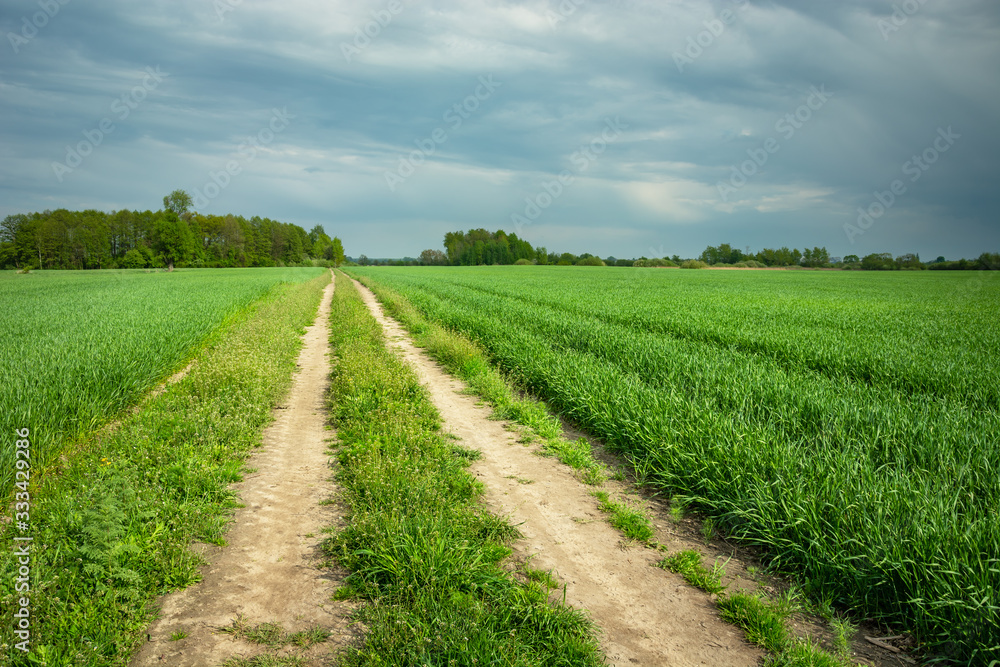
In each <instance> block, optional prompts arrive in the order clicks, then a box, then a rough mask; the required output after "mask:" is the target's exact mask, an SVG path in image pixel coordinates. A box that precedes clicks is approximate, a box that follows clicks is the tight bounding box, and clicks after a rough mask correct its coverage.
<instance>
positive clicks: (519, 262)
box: [514, 257, 531, 266]
mask: <svg viewBox="0 0 1000 667" xmlns="http://www.w3.org/2000/svg"><path fill="white" fill-rule="evenodd" d="M514 266H531V260H530V259H524V258H523V257H522V258H521V259H519V260H517V261H516V262H514Z"/></svg>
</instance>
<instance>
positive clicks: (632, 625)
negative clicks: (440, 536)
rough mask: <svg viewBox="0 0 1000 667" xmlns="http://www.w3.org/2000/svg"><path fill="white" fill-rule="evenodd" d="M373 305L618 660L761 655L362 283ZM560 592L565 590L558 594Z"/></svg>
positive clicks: (492, 500) (492, 490)
mask: <svg viewBox="0 0 1000 667" xmlns="http://www.w3.org/2000/svg"><path fill="white" fill-rule="evenodd" d="M355 284H356V285H357V287H358V289H359V290H360V291H361V293H362V296H363V297H364V299H365V303H366V304H367V305H368V307H369V309H370V310H371V312H372V313H373V314H374V315H375V317H376V318H377V319H378V320H379V322H380V323H381V324H382V326H383V327H384V329H385V331H386V335H387V337H388V339H389V341H390V344H391V345H392V346H393V347H395V348H397V349H398V350H400V352H401V353H402V354H403V356H404V358H406V360H407V361H409V363H410V364H411V365H412V366H413V367H414V368H415V369H416V371H417V374H418V376H419V377H420V381H421V382H422V383H423V384H424V385H425V386H427V388H428V389H429V390H430V392H431V396H432V399H433V401H434V404H435V405H436V406H437V408H438V410H439V411H440V412H441V415H442V417H443V418H444V423H445V429H446V430H448V431H450V432H451V433H453V434H455V435H457V436H459V437H460V438H462V440H463V442H464V444H465V445H466V446H468V447H471V448H473V449H478V450H479V451H480V452H482V458H481V459H480V460H479V461H477V462H475V463H474V464H473V465H472V471H473V472H474V474H476V475H478V476H479V479H480V480H481V481H482V482H483V483H484V484H485V485H486V488H487V493H486V502H487V504H488V505H489V506H490V509H491V510H493V511H494V512H497V513H499V514H503V515H507V516H509V517H510V519H511V521H512V523H514V524H515V525H517V526H518V528H519V529H520V530H521V532H522V533H523V534H524V539H523V540H521V541H520V542H519V543H518V544H517V545H516V546H515V548H516V549H517V550H519V551H520V555H521V556H522V557H524V558H530V561H529V562H530V567H532V568H535V569H546V570H548V569H551V570H553V571H554V574H555V575H556V578H557V579H558V580H559V582H560V583H565V584H567V585H568V588H567V595H566V601H567V602H568V603H569V604H572V605H573V606H575V607H578V608H581V609H586V610H587V611H588V612H589V614H590V615H591V617H592V618H593V619H594V621H595V622H596V623H597V625H598V626H599V627H600V628H601V630H602V631H603V636H602V644H603V648H604V650H605V652H606V654H607V656H608V660H609V663H610V664H612V665H650V666H652V665H657V666H659V665H671V666H676V667H681V666H687V665H713V666H718V667H722V666H737V665H740V666H749V665H755V664H757V662H758V660H759V658H760V657H761V653H760V652H759V651H758V650H757V649H755V648H753V647H751V646H750V645H749V644H747V643H746V641H745V640H744V639H743V637H742V633H741V632H740V631H739V630H737V629H736V628H734V627H732V626H730V625H728V624H726V623H724V622H722V621H721V620H720V619H719V616H718V612H717V611H716V610H715V608H714V607H713V606H712V604H711V602H710V600H709V598H708V596H707V595H705V594H704V593H702V592H700V591H698V590H696V589H694V588H692V587H690V586H688V585H687V584H685V583H684V581H683V580H682V579H681V578H680V577H679V576H678V575H675V574H672V573H670V572H667V571H664V570H661V569H658V568H654V567H652V564H653V563H654V562H655V561H657V560H658V559H659V558H661V557H662V555H661V554H657V553H656V552H654V551H653V550H651V549H646V548H642V547H633V548H625V549H623V548H622V546H623V545H622V537H621V534H620V533H618V531H616V530H615V529H614V528H612V527H611V526H609V525H608V524H607V522H606V521H605V520H604V517H603V515H602V513H601V512H600V511H599V510H598V508H597V501H596V499H594V498H593V497H592V496H591V495H590V491H591V488H592V487H587V486H585V485H583V484H582V483H580V482H579V481H577V479H576V478H575V477H574V476H573V475H572V473H571V471H570V469H569V468H567V467H566V466H564V465H562V464H561V463H558V462H557V461H555V460H553V459H548V458H541V457H539V456H537V455H536V454H535V453H533V450H532V449H529V448H526V447H524V446H522V445H521V444H519V443H517V442H516V441H515V439H514V436H512V435H511V432H510V431H508V430H505V429H504V427H503V424H502V422H497V421H492V420H490V419H488V415H489V408H485V407H481V406H479V405H477V403H478V401H477V399H476V398H474V397H471V396H468V395H462V394H459V393H458V392H459V391H461V390H462V389H464V388H465V386H464V384H463V383H462V382H460V381H458V380H456V379H454V378H452V377H451V376H450V375H448V374H446V373H445V372H444V371H443V370H442V369H441V368H440V366H438V364H437V363H436V362H434V361H433V360H431V359H430V358H429V357H428V356H427V355H426V354H425V353H423V352H421V351H420V350H418V349H417V348H416V347H414V345H413V344H412V342H411V340H410V338H409V336H408V335H407V334H406V332H405V331H404V330H403V329H402V328H401V327H400V326H399V325H398V324H397V323H396V322H395V321H394V320H392V319H390V318H387V317H386V316H385V315H384V314H383V312H382V309H381V307H380V306H379V304H378V302H377V300H376V299H375V296H374V295H373V294H372V293H371V291H369V290H368V289H367V288H365V287H364V286H362V285H361V284H360V283H355ZM560 596H561V592H560Z"/></svg>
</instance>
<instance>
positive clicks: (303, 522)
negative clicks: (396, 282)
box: [132, 283, 350, 667]
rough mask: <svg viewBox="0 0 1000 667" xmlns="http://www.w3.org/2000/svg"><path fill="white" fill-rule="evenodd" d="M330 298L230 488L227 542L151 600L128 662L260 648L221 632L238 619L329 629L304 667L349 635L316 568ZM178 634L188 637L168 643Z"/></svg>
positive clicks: (326, 575) (331, 519) (332, 516)
mask: <svg viewBox="0 0 1000 667" xmlns="http://www.w3.org/2000/svg"><path fill="white" fill-rule="evenodd" d="M332 297H333V284H332V283H331V284H330V285H329V286H328V287H327V288H326V292H325V293H324V295H323V300H322V304H321V306H320V309H319V314H318V316H317V318H316V321H315V322H314V323H313V325H312V326H310V327H309V328H308V329H307V330H306V333H305V336H304V338H303V340H304V347H303V349H302V351H301V353H300V355H299V358H298V372H297V374H296V376H295V379H294V381H293V385H292V388H291V391H290V393H289V395H288V397H287V400H286V402H285V404H284V405H283V406H281V407H280V408H279V409H278V410H276V411H275V421H274V422H273V423H272V424H271V425H270V426H269V427H268V428H267V429H266V431H265V432H264V442H263V447H262V449H260V450H258V451H257V452H256V453H255V454H254V456H253V457H251V459H250V460H249V461H248V463H247V465H248V467H251V468H256V472H254V473H251V474H247V475H246V477H245V479H244V480H243V481H242V482H241V483H239V484H238V485H235V486H234V488H235V489H237V491H238V493H239V496H240V498H241V500H242V502H243V503H244V505H245V507H243V508H241V509H239V510H238V511H237V512H236V514H235V517H234V523H233V525H232V526H231V527H230V529H229V532H228V533H227V535H226V540H227V542H228V545H227V546H226V547H213V546H206V545H202V547H203V548H202V549H201V551H202V554H203V556H204V557H205V559H206V560H207V561H208V562H209V565H207V566H205V567H204V568H203V580H202V581H201V582H200V583H198V584H196V585H194V586H191V587H189V588H187V589H185V590H183V591H178V592H176V593H172V594H170V595H167V596H164V597H163V598H161V599H160V600H159V601H158V603H159V605H160V607H161V610H162V611H161V614H160V618H159V620H157V621H156V622H155V623H153V625H152V626H151V627H150V629H149V641H148V642H147V643H146V644H145V645H144V646H143V647H142V649H141V650H140V652H139V653H138V655H137V656H136V658H135V659H134V660H133V662H132V664H133V665H134V666H136V667H144V666H147V665H170V666H171V667H186V666H191V667H210V666H213V665H221V664H222V663H223V662H225V661H226V660H227V659H229V658H232V657H234V656H246V657H250V656H253V655H256V654H259V653H263V652H265V649H264V648H262V647H259V646H256V645H254V644H250V643H246V642H243V641H239V640H235V639H233V637H232V636H231V635H229V634H225V633H221V632H220V628H223V627H226V626H229V625H231V624H232V622H233V620H234V619H235V618H236V617H237V616H238V615H243V617H244V618H245V621H246V623H247V624H249V625H251V626H253V625H257V624H260V623H265V622H277V623H280V624H281V625H282V627H283V628H284V629H285V631H287V632H295V631H299V630H306V629H309V628H311V627H314V626H317V625H318V626H322V627H324V628H327V629H329V630H331V631H333V635H332V637H331V638H330V639H329V640H328V641H327V642H324V643H321V644H319V645H317V646H315V647H313V648H312V649H311V650H310V651H309V652H308V653H306V654H305V655H306V656H307V657H308V658H310V664H317V665H318V664H323V662H324V660H323V657H324V656H326V655H327V654H329V653H330V652H331V650H333V649H334V648H335V647H336V646H337V645H338V644H340V643H342V642H343V641H346V640H347V638H348V637H349V636H350V632H349V630H348V628H347V626H348V621H347V618H346V615H347V613H348V611H349V608H348V605H346V604H345V603H340V602H331V600H330V596H331V595H332V593H333V591H334V589H335V588H336V586H337V583H338V577H337V576H336V575H335V574H333V573H331V571H330V570H323V569H320V568H319V567H318V561H319V560H320V559H321V557H322V556H321V553H320V551H319V544H320V541H321V538H322V533H321V531H322V529H323V528H324V527H325V526H329V525H331V524H333V523H335V522H336V520H337V517H336V513H335V510H334V509H333V506H331V505H327V506H321V505H320V504H319V503H320V501H322V500H324V499H326V498H329V497H330V496H331V494H332V491H333V486H332V482H331V481H330V476H331V470H330V468H329V465H328V461H329V459H328V455H327V452H326V440H327V439H328V438H329V436H330V432H329V431H327V430H325V428H324V425H325V421H326V418H325V413H324V405H323V400H324V394H325V390H326V387H327V383H328V381H329V372H330V366H329V358H328V347H329V326H328V319H329V315H330V301H331V299H332ZM179 631H182V632H186V633H187V637H185V638H184V639H180V640H178V641H172V640H171V635H173V634H174V633H177V632H179Z"/></svg>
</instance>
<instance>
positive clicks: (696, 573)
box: [657, 549, 726, 594]
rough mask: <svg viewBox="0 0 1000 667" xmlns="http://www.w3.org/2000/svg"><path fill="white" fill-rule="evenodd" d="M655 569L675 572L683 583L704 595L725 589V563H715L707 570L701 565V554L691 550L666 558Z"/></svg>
mask: <svg viewBox="0 0 1000 667" xmlns="http://www.w3.org/2000/svg"><path fill="white" fill-rule="evenodd" d="M657 567H661V568H663V569H664V570H670V571H671V572H676V573H677V574H679V575H681V576H682V577H684V581H686V582H688V583H689V584H691V585H692V586H695V587H697V588H700V589H701V590H703V591H705V592H706V593H712V594H718V593H721V592H722V591H724V590H725V589H726V587H725V586H724V585H723V584H722V576H723V574H725V563H722V564H720V563H719V562H718V561H716V562H715V563H714V564H713V565H712V569H711V570H709V569H708V568H706V567H705V566H704V565H702V564H701V554H699V553H698V552H697V551H694V550H691V549H689V550H686V551H679V552H677V553H676V554H674V555H672V556H667V557H666V558H664V559H663V560H661V561H660V562H659V563H657Z"/></svg>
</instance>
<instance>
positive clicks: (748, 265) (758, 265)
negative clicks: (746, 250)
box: [733, 259, 767, 269]
mask: <svg viewBox="0 0 1000 667" xmlns="http://www.w3.org/2000/svg"><path fill="white" fill-rule="evenodd" d="M733 266H735V267H737V268H740V269H766V268H767V264H763V263H762V262H758V261H757V260H755V259H748V260H746V261H744V262H736V263H735V264H733Z"/></svg>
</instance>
